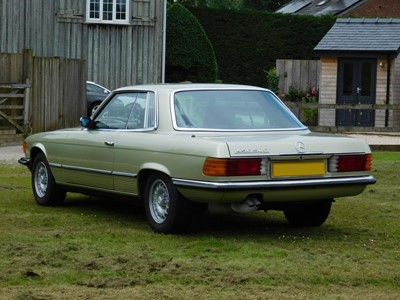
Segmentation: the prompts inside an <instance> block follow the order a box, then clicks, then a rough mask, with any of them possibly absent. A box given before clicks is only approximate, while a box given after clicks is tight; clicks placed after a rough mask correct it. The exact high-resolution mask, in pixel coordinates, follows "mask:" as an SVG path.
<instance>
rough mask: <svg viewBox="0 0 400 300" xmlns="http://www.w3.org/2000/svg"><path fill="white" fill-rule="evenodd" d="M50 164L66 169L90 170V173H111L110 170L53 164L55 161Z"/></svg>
mask: <svg viewBox="0 0 400 300" xmlns="http://www.w3.org/2000/svg"><path fill="white" fill-rule="evenodd" d="M50 166H51V167H55V168H62V169H67V170H75V171H84V172H92V173H98V174H108V175H111V174H112V171H111V170H101V169H94V168H85V167H77V166H70V165H63V164H55V163H51V164H50Z"/></svg>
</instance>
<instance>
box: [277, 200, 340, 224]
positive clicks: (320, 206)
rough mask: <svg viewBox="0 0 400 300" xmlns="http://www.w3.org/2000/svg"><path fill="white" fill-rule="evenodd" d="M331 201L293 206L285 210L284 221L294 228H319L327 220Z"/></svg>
mask: <svg viewBox="0 0 400 300" xmlns="http://www.w3.org/2000/svg"><path fill="white" fill-rule="evenodd" d="M331 206H332V201H331V200H329V201H324V202H319V203H313V204H307V205H302V206H295V207H291V208H289V209H285V210H284V211H283V213H284V214H285V217H286V219H287V220H288V221H289V222H290V223H291V224H292V225H294V226H305V227H307V226H320V225H322V224H323V223H324V222H325V221H326V219H328V216H329V213H330V211H331Z"/></svg>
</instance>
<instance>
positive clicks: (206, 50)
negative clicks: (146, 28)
mask: <svg viewBox="0 0 400 300" xmlns="http://www.w3.org/2000/svg"><path fill="white" fill-rule="evenodd" d="M167 20H168V26H167V55H166V82H180V81H191V82H215V81H216V79H217V63H216V58H215V54H214V50H213V47H212V45H211V43H210V40H209V39H208V37H207V35H206V33H205V32H204V30H203V28H202V27H201V25H200V23H199V22H198V20H197V19H196V18H195V17H194V16H193V15H192V14H191V13H190V11H189V10H187V9H186V8H185V7H183V6H182V5H180V4H177V3H176V4H173V5H171V6H169V8H168V11H167Z"/></svg>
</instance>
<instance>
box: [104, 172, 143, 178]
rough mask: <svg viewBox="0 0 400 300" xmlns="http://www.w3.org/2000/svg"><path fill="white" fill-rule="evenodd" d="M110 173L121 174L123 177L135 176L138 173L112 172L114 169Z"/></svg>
mask: <svg viewBox="0 0 400 300" xmlns="http://www.w3.org/2000/svg"><path fill="white" fill-rule="evenodd" d="M111 173H112V175H115V176H123V177H131V178H135V177H137V176H138V174H134V173H128V172H114V171H112V172H111Z"/></svg>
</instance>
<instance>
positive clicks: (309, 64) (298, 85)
mask: <svg viewBox="0 0 400 300" xmlns="http://www.w3.org/2000/svg"><path fill="white" fill-rule="evenodd" d="M276 72H277V75H278V76H279V92H280V93H283V94H287V93H288V92H289V88H290V87H293V88H295V89H297V90H298V91H300V92H303V93H305V92H307V91H308V90H309V89H311V88H313V87H317V88H318V87H319V75H320V62H319V60H287V59H285V60H282V59H278V60H277V61H276Z"/></svg>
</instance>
